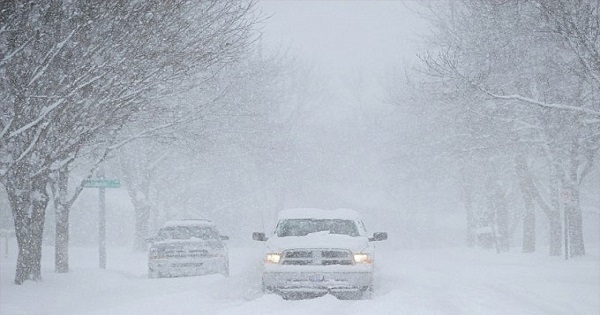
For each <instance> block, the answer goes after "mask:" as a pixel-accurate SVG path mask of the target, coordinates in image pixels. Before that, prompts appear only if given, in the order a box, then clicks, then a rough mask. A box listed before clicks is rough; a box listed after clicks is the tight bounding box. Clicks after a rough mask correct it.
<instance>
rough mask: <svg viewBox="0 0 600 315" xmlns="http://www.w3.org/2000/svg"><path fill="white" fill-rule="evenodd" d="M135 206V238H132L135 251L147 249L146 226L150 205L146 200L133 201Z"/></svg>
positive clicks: (148, 221)
mask: <svg viewBox="0 0 600 315" xmlns="http://www.w3.org/2000/svg"><path fill="white" fill-rule="evenodd" d="M133 204H134V207H135V239H134V244H133V247H134V250H135V251H140V252H143V251H146V250H148V243H147V242H146V238H147V237H148V227H149V225H150V208H151V207H150V206H148V203H147V201H146V200H142V201H134V202H133Z"/></svg>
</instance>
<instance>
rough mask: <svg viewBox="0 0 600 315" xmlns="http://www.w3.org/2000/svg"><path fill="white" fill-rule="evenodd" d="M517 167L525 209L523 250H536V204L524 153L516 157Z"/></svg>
mask: <svg viewBox="0 0 600 315" xmlns="http://www.w3.org/2000/svg"><path fill="white" fill-rule="evenodd" d="M515 168H516V171H517V176H518V177H519V187H520V189H521V196H522V197H523V204H524V206H525V209H524V211H523V252H524V253H532V252H535V243H536V234H535V205H534V203H533V197H532V190H533V187H531V185H532V180H531V177H530V175H529V168H528V166H527V161H526V160H525V158H524V157H523V155H522V154H517V156H516V157H515Z"/></svg>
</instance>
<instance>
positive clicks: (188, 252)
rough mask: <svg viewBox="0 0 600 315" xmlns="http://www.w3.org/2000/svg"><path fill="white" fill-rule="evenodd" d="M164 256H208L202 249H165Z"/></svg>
mask: <svg viewBox="0 0 600 315" xmlns="http://www.w3.org/2000/svg"><path fill="white" fill-rule="evenodd" d="M165 256H166V257H168V258H188V257H192V258H193V257H208V256H209V253H208V251H207V250H204V249H182V248H177V249H167V250H165Z"/></svg>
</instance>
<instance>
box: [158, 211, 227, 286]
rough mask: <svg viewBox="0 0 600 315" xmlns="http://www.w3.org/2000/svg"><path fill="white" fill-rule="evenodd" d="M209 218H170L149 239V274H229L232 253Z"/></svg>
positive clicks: (164, 275)
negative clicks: (177, 219) (173, 219)
mask: <svg viewBox="0 0 600 315" xmlns="http://www.w3.org/2000/svg"><path fill="white" fill-rule="evenodd" d="M228 239H229V237H227V236H223V235H221V234H220V233H219V231H218V229H217V226H216V225H215V224H214V223H213V222H211V221H209V220H179V221H169V222H166V223H165V224H164V226H163V227H162V228H161V229H160V230H159V231H158V233H157V235H156V236H155V237H153V238H151V239H149V241H150V242H151V243H152V244H151V246H150V251H149V253H148V277H149V278H161V277H172V276H190V275H204V274H212V273H220V274H223V275H224V276H229V253H228V250H227V246H226V245H225V243H224V242H223V241H224V240H228Z"/></svg>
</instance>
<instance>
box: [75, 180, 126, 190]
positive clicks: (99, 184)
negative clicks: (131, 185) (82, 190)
mask: <svg viewBox="0 0 600 315" xmlns="http://www.w3.org/2000/svg"><path fill="white" fill-rule="evenodd" d="M83 186H84V187H86V188H119V187H121V181H120V180H118V179H86V180H85V181H84V182H83Z"/></svg>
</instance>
